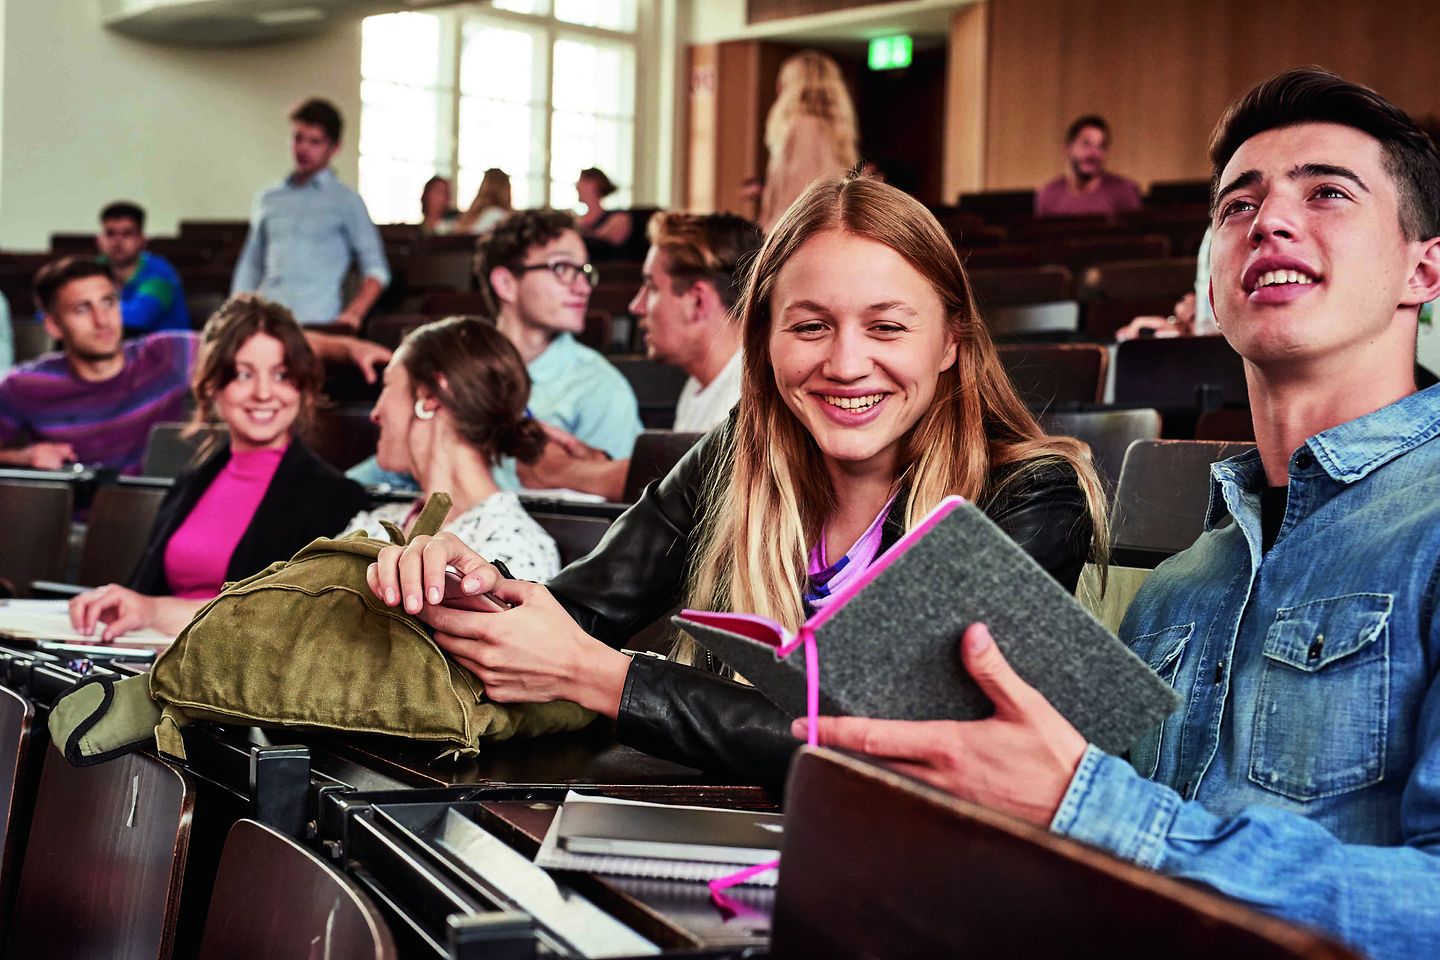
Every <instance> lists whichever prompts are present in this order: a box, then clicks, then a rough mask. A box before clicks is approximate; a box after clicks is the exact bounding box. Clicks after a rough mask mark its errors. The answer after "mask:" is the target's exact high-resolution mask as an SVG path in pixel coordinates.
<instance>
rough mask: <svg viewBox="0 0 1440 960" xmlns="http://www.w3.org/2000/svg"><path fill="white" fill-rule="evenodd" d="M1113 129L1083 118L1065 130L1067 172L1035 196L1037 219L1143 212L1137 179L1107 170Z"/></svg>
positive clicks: (1100, 120)
mask: <svg viewBox="0 0 1440 960" xmlns="http://www.w3.org/2000/svg"><path fill="white" fill-rule="evenodd" d="M1109 152H1110V126H1109V124H1107V123H1106V122H1105V119H1104V118H1103V117H1097V116H1087V117H1081V118H1080V119H1078V120H1076V121H1075V122H1074V123H1072V124H1070V127H1069V129H1068V130H1066V131H1065V173H1064V175H1063V176H1059V177H1056V178H1055V179H1054V180H1051V181H1050V182H1049V183H1047V184H1045V186H1043V187H1041V188H1040V189H1039V190H1038V191H1037V192H1036V193H1035V216H1037V217H1113V216H1115V215H1116V214H1120V213H1127V212H1129V211H1131V210H1139V209H1140V188H1139V187H1138V186H1136V185H1135V181H1134V180H1129V179H1127V178H1125V177H1121V176H1118V175H1116V174H1113V173H1107V172H1106V171H1105V157H1106V155H1107V154H1108V153H1109Z"/></svg>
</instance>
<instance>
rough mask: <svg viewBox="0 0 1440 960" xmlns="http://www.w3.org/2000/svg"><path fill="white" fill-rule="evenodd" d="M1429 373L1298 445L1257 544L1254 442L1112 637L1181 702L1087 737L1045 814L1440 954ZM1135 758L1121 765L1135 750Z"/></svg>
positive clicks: (1132, 856) (1109, 843) (1396, 943)
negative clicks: (1128, 743)
mask: <svg viewBox="0 0 1440 960" xmlns="http://www.w3.org/2000/svg"><path fill="white" fill-rule="evenodd" d="M1437 434H1440V387H1433V388H1431V389H1429V390H1426V391H1424V392H1423V393H1417V394H1413V395H1411V396H1409V397H1406V398H1404V399H1402V400H1400V401H1398V402H1396V403H1393V404H1391V405H1390V406H1387V407H1384V408H1382V409H1380V410H1377V411H1375V412H1374V413H1371V414H1369V415H1367V416H1364V417H1361V418H1359V419H1357V420H1353V421H1351V422H1349V423H1344V424H1341V425H1340V426H1337V427H1333V428H1331V429H1329V430H1326V431H1325V432H1323V433H1320V434H1317V435H1316V436H1314V437H1311V438H1310V439H1309V440H1308V441H1306V443H1305V445H1304V446H1302V447H1300V448H1299V450H1297V451H1296V452H1295V453H1294V454H1293V455H1292V457H1291V459H1290V466H1289V497H1288V503H1287V505H1286V509H1285V516H1284V520H1283V522H1282V523H1281V525H1280V529H1279V534H1278V537H1277V539H1276V541H1275V544H1274V546H1273V547H1272V548H1271V549H1270V551H1269V552H1268V553H1264V554H1263V555H1262V546H1261V526H1260V491H1261V490H1263V489H1264V487H1265V484H1266V481H1265V472H1264V468H1263V467H1262V465H1261V463H1260V458H1259V454H1258V452H1256V451H1254V450H1252V451H1249V452H1248V453H1245V454H1242V455H1240V456H1238V457H1234V458H1232V459H1230V460H1226V461H1224V462H1223V463H1217V464H1215V465H1213V466H1212V467H1211V484H1210V490H1211V493H1210V509H1209V515H1208V517H1207V519H1206V532H1205V533H1204V534H1203V535H1202V536H1201V537H1200V539H1199V540H1197V541H1196V543H1195V544H1194V546H1192V547H1191V548H1190V549H1188V550H1186V551H1184V552H1183V553H1180V554H1178V555H1177V556H1175V557H1172V558H1171V559H1170V560H1168V561H1166V562H1165V563H1164V564H1162V565H1161V566H1160V567H1159V568H1158V569H1157V570H1156V571H1155V573H1154V574H1153V575H1152V576H1151V577H1150V579H1149V580H1148V581H1147V583H1146V585H1145V587H1144V588H1143V589H1142V590H1141V592H1140V594H1139V595H1138V596H1137V597H1136V598H1135V601H1134V603H1133V604H1132V605H1131V607H1130V610H1129V612H1128V613H1127V614H1126V617H1125V622H1124V623H1123V624H1122V625H1121V629H1120V634H1121V637H1122V638H1123V639H1125V640H1126V642H1127V643H1129V644H1130V646H1131V648H1132V649H1133V650H1134V651H1135V652H1136V654H1138V655H1139V656H1140V657H1141V658H1142V659H1144V660H1146V661H1147V662H1148V663H1149V664H1150V665H1151V667H1152V668H1154V669H1155V670H1156V671H1157V672H1158V673H1160V675H1161V676H1163V677H1164V678H1165V679H1166V680H1168V681H1170V682H1171V683H1173V684H1174V686H1175V688H1176V689H1177V690H1178V691H1179V692H1180V693H1181V695H1182V696H1183V702H1182V705H1181V707H1180V709H1179V710H1177V711H1176V712H1175V713H1174V714H1172V715H1171V716H1170V718H1169V719H1167V720H1166V721H1165V723H1164V724H1163V726H1162V727H1161V728H1160V729H1158V730H1157V731H1155V732H1154V733H1153V734H1152V735H1151V736H1150V737H1149V738H1148V739H1147V740H1146V741H1144V742H1142V743H1141V744H1139V745H1137V746H1136V748H1135V749H1134V750H1133V751H1132V752H1131V756H1130V764H1127V763H1126V762H1124V761H1123V760H1120V759H1118V758H1116V757H1112V756H1107V755H1105V754H1103V753H1101V752H1100V751H1098V750H1096V749H1095V748H1094V747H1091V748H1089V749H1088V750H1087V752H1086V754H1085V756H1084V758H1083V759H1082V760H1081V763H1080V766H1079V769H1078V770H1077V771H1076V774H1075V777H1074V779H1073V780H1072V781H1071V784H1070V787H1069V790H1068V791H1067V792H1066V794H1065V797H1064V798H1063V800H1062V801H1061V804H1060V807H1059V809H1058V810H1057V812H1056V815H1055V819H1054V821H1053V822H1052V824H1051V829H1053V830H1055V831H1056V832H1058V833H1061V834H1065V835H1068V836H1071V837H1074V838H1076V839H1079V840H1084V841H1086V842H1088V843H1091V844H1095V845H1097V846H1099V847H1102V848H1104V849H1107V850H1109V851H1110V852H1112V853H1114V854H1116V855H1118V856H1121V857H1123V858H1126V859H1129V860H1132V861H1134V862H1136V863H1139V864H1141V865H1143V866H1147V867H1151V868H1153V869H1156V870H1158V871H1160V872H1161V873H1165V874H1168V875H1171V876H1176V877H1181V878H1184V879H1187V880H1193V881H1199V882H1202V883H1205V884H1207V885H1209V886H1211V887H1213V888H1215V889H1218V890H1220V891H1222V892H1224V893H1227V894H1230V895H1231V896H1234V897H1236V898H1238V899H1241V900H1244V901H1247V902H1249V903H1251V904H1253V905H1255V906H1257V907H1259V908H1261V909H1263V910H1267V911H1269V912H1272V913H1275V914H1278V915H1281V916H1284V917H1287V918H1289V919H1292V920H1295V921H1299V922H1302V923H1307V924H1311V925H1314V926H1317V927H1320V928H1323V929H1325V930H1328V931H1330V932H1331V933H1333V934H1335V935H1336V936H1338V937H1340V938H1341V939H1343V940H1346V941H1348V942H1350V943H1351V944H1353V945H1355V946H1357V947H1359V948H1360V949H1362V950H1364V951H1366V952H1367V953H1369V954H1370V955H1372V956H1375V957H1422V956H1423V957H1429V956H1435V955H1436V951H1437V950H1440V684H1437V682H1436V679H1437V670H1440V626H1437V624H1436V623H1435V609H1434V608H1435V592H1436V579H1437V574H1440V441H1437V440H1436V439H1435V438H1436V436H1437ZM1131 764H1133V767H1132V766H1131Z"/></svg>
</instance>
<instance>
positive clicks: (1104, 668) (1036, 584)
mask: <svg viewBox="0 0 1440 960" xmlns="http://www.w3.org/2000/svg"><path fill="white" fill-rule="evenodd" d="M674 622H675V624H676V626H678V627H680V628H681V629H682V630H685V631H686V632H687V633H689V634H690V635H691V636H693V637H694V638H695V639H696V640H697V641H698V642H699V643H701V644H703V645H704V646H705V647H707V648H708V649H709V650H710V651H711V652H712V653H714V654H715V656H716V657H718V658H720V659H721V660H723V661H725V663H727V664H729V665H730V666H731V667H732V668H734V670H735V671H736V672H737V673H739V674H740V675H741V676H743V677H745V679H747V680H748V681H750V682H751V683H753V684H754V685H755V686H756V688H758V689H759V690H760V692H762V693H764V694H765V695H766V696H767V697H769V698H770V699H771V700H773V701H774V702H775V703H776V704H777V705H778V706H779V707H780V708H781V709H783V710H785V711H786V712H787V713H789V714H790V715H792V716H797V717H798V716H804V714H805V654H804V651H803V649H797V650H796V651H795V652H794V653H792V654H790V655H789V656H787V657H784V658H780V657H777V656H776V651H777V650H778V649H780V648H781V647H782V646H785V645H787V644H789V643H790V642H791V641H793V640H794V638H795V634H793V633H792V632H790V631H787V630H785V629H784V628H782V627H781V626H780V625H779V624H777V623H775V622H774V621H771V620H768V619H766V618H764V617H758V616H754V615H752V614H733V613H706V612H703V611H698V610H686V611H684V612H683V613H682V614H681V615H680V616H678V617H675V618H674ZM976 622H984V623H986V624H988V625H989V627H990V632H991V633H992V634H993V635H994V637H995V642H996V643H997V644H998V645H999V647H1000V650H1001V651H1002V652H1003V653H1004V654H1005V656H1006V658H1007V659H1008V660H1009V661H1010V664H1011V665H1012V666H1013V667H1014V668H1015V670H1016V672H1017V673H1019V674H1020V676H1021V677H1023V678H1024V679H1025V680H1026V682H1028V683H1029V684H1030V685H1031V686H1033V687H1035V688H1036V689H1038V690H1039V691H1040V692H1041V693H1043V694H1044V695H1045V696H1046V698H1048V699H1049V701H1050V702H1051V703H1052V704H1054V705H1055V707H1056V709H1058V710H1059V711H1060V712H1061V713H1062V714H1064V716H1065V717H1066V718H1067V719H1068V720H1069V721H1070V722H1071V723H1072V724H1074V725H1075V728H1076V729H1077V730H1079V731H1080V732H1081V733H1082V734H1084V736H1085V738H1086V739H1087V740H1089V741H1090V742H1091V743H1093V744H1095V745H1096V746H1097V747H1099V748H1100V749H1102V750H1105V751H1107V752H1110V753H1117V754H1118V753H1123V752H1125V751H1126V750H1128V749H1129V748H1130V747H1131V746H1132V745H1133V744H1134V743H1135V741H1136V740H1138V739H1139V738H1140V737H1141V736H1142V735H1143V734H1145V733H1146V732H1147V731H1148V730H1150V729H1152V728H1153V727H1155V726H1156V725H1158V724H1159V723H1160V722H1161V721H1163V720H1164V719H1165V717H1167V716H1168V715H1169V714H1170V713H1171V712H1173V711H1174V710H1175V708H1176V707H1177V706H1179V703H1180V700H1179V697H1178V696H1177V695H1176V693H1175V691H1173V690H1172V689H1171V688H1170V687H1169V685H1168V684H1166V683H1165V682H1164V681H1162V680H1161V679H1160V678H1159V677H1157V676H1156V675H1155V674H1154V672H1152V671H1151V670H1150V668H1149V667H1148V666H1146V665H1145V664H1144V663H1143V662H1142V661H1141V660H1140V659H1139V658H1138V657H1136V656H1135V655H1134V654H1133V653H1131V652H1130V650H1129V649H1128V648H1126V646H1125V645H1124V644H1123V643H1121V642H1120V640H1119V639H1118V638H1116V637H1115V635H1114V634H1112V633H1110V631H1108V630H1106V629H1105V627H1103V626H1102V625H1101V624H1100V622H1099V621H1097V620H1096V619H1095V618H1094V617H1092V616H1091V615H1090V613H1089V612H1088V611H1087V610H1086V609H1085V608H1084V607H1083V606H1081V605H1080V602H1079V601H1077V600H1076V599H1075V598H1074V597H1073V596H1071V595H1070V594H1069V593H1067V592H1066V590H1065V589H1064V588H1063V587H1061V586H1060V584H1058V583H1056V582H1055V580H1054V578H1052V577H1051V576H1050V575H1049V574H1048V573H1046V572H1045V570H1044V569H1042V568H1041V567H1040V565H1039V564H1037V563H1036V562H1035V561H1034V560H1032V559H1031V558H1030V556H1029V554H1027V553H1026V552H1025V551H1024V550H1023V549H1021V548H1020V546H1019V545H1018V544H1016V543H1015V541H1013V540H1011V539H1010V538H1009V537H1008V536H1007V535H1006V534H1005V533H1004V532H1003V531H1001V530H1000V528H999V527H997V526H995V524H994V523H992V522H991V521H990V519H989V518H988V517H986V516H985V514H984V512H983V511H981V510H980V509H979V508H978V507H976V506H974V505H973V504H969V503H966V502H965V501H964V500H963V499H961V498H960V497H947V498H946V499H945V500H943V501H941V503H940V504H939V505H938V506H937V507H936V508H935V510H934V511H932V512H931V513H930V515H929V516H928V517H926V518H925V520H924V521H922V522H921V523H919V524H917V525H916V527H915V528H914V529H913V530H911V531H910V532H909V533H907V534H906V535H905V536H904V537H902V538H901V539H900V540H899V541H898V542H897V543H896V544H895V545H894V546H893V547H891V548H890V549H889V550H887V551H886V552H885V553H884V555H882V556H881V557H879V558H877V559H876V561H875V562H874V563H873V564H871V566H870V568H869V569H868V570H866V571H865V574H864V575H863V576H861V577H857V578H856V579H855V580H854V581H852V583H850V584H848V585H847V586H846V587H844V588H842V589H841V590H839V591H837V592H836V593H835V595H834V598H833V599H832V600H831V602H830V603H829V604H828V605H827V606H825V607H824V608H822V609H821V610H820V611H819V612H818V613H816V614H815V616H813V617H811V618H810V620H809V621H808V622H807V626H809V627H810V628H811V629H812V630H813V631H814V634H815V643H816V650H817V652H818V654H819V661H820V712H821V714H839V715H851V716H863V717H890V718H894V719H899V720H974V719H979V718H981V717H985V716H988V715H989V714H990V713H991V712H992V709H993V708H992V707H991V704H990V701H989V700H988V699H986V697H985V695H984V694H982V693H981V692H980V690H979V688H978V687H976V686H975V682H974V681H973V680H971V679H970V677H969V675H968V674H966V673H965V670H964V668H963V667H962V666H961V662H960V636H961V634H963V633H964V632H965V629H966V628H967V627H968V626H970V624H972V623H976Z"/></svg>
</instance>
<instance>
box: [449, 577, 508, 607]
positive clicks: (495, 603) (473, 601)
mask: <svg viewBox="0 0 1440 960" xmlns="http://www.w3.org/2000/svg"><path fill="white" fill-rule="evenodd" d="M460 580H461V577H460V572H459V571H458V570H451V569H447V570H446V571H445V606H447V607H454V608H455V609H457V610H475V611H477V612H479V613H504V612H505V611H506V610H509V609H510V604H508V603H506V602H505V601H504V600H501V599H500V598H499V597H497V596H495V595H494V594H493V593H473V594H471V593H466V592H465V591H463V590H462V589H461V588H460Z"/></svg>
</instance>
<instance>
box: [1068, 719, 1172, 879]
mask: <svg viewBox="0 0 1440 960" xmlns="http://www.w3.org/2000/svg"><path fill="white" fill-rule="evenodd" d="M1182 802H1183V801H1181V799H1180V796H1179V794H1177V793H1175V791H1173V790H1171V789H1170V788H1169V787H1165V786H1162V785H1160V784H1158V783H1153V782H1152V781H1149V780H1146V779H1145V778H1143V777H1141V776H1140V775H1139V774H1137V773H1136V772H1135V768H1134V767H1131V766H1130V764H1128V763H1126V762H1125V761H1124V760H1121V759H1120V758H1119V757H1112V756H1110V755H1109V754H1107V753H1105V752H1104V751H1102V750H1099V749H1097V748H1096V747H1094V746H1093V745H1092V746H1089V747H1086V749H1085V755H1084V756H1083V757H1082V758H1081V760H1080V766H1079V767H1077V768H1076V770H1075V776H1074V777H1073V778H1072V779H1071V780H1070V787H1069V789H1068V790H1066V791H1065V796H1064V797H1062V798H1061V800H1060V807H1059V809H1057V810H1056V811H1055V818H1054V819H1053V820H1051V822H1050V829H1051V830H1052V831H1053V832H1055V833H1058V834H1060V835H1062V836H1066V837H1070V838H1071V839H1073V840H1080V841H1083V842H1085V843H1088V844H1090V845H1091V846H1095V847H1099V848H1101V849H1102V850H1106V851H1108V852H1110V853H1112V854H1114V855H1115V856H1117V857H1120V858H1122V859H1125V860H1129V861H1131V862H1133V863H1138V864H1139V865H1140V866H1142V867H1149V868H1150V869H1152V870H1153V869H1155V868H1157V867H1158V866H1159V864H1160V861H1161V859H1163V858H1164V855H1165V839H1166V836H1167V834H1168V833H1169V830H1170V826H1171V824H1172V823H1174V821H1175V816H1176V814H1177V813H1178V812H1179V810H1180V806H1181V803H1182Z"/></svg>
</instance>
